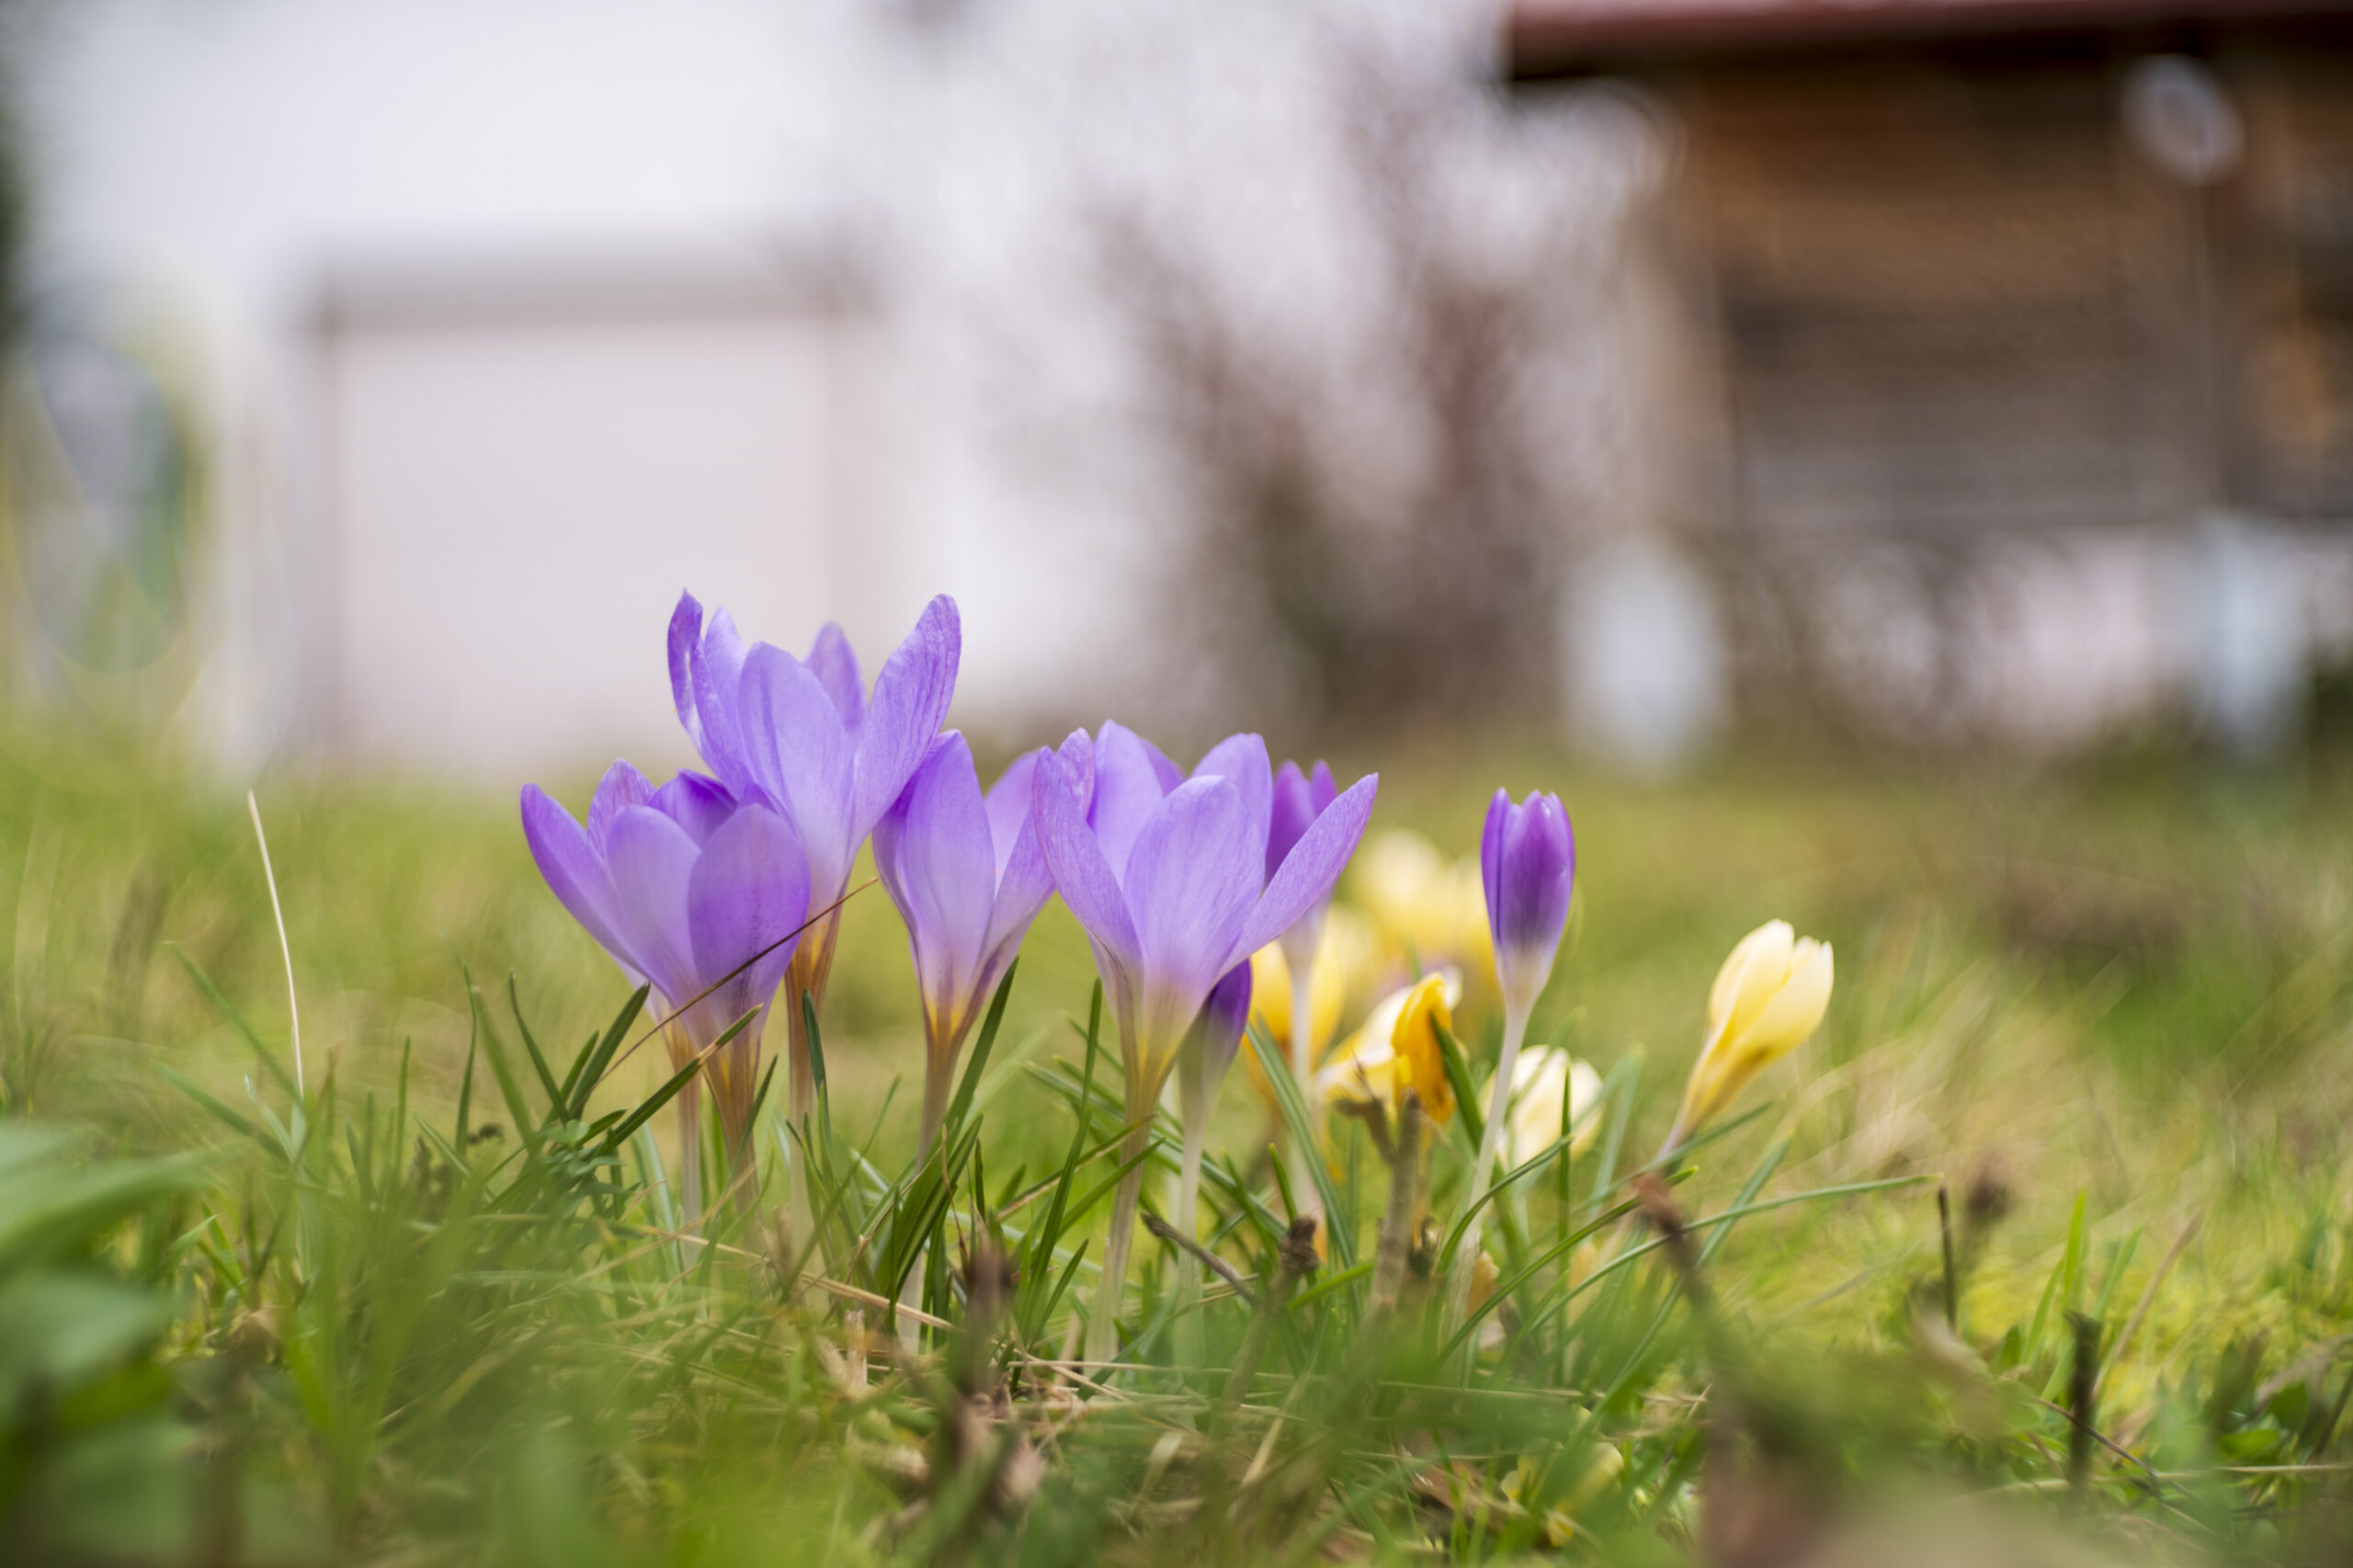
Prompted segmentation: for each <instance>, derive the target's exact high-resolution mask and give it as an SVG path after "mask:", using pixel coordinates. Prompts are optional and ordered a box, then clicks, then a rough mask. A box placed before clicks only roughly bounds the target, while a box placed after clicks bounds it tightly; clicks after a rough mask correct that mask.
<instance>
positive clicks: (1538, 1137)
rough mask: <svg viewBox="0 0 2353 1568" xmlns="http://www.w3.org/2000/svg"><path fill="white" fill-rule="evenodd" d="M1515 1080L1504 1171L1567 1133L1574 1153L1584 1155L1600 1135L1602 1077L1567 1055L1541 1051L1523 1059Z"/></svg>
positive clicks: (1514, 1072) (1526, 1054) (1542, 1047)
mask: <svg viewBox="0 0 2353 1568" xmlns="http://www.w3.org/2000/svg"><path fill="white" fill-rule="evenodd" d="M1511 1077H1512V1088H1511V1096H1512V1098H1511V1119H1510V1121H1509V1123H1508V1124H1506V1127H1505V1129H1504V1145H1503V1148H1504V1160H1503V1163H1504V1168H1505V1169H1506V1170H1510V1169H1512V1168H1513V1167H1515V1166H1518V1165H1523V1164H1525V1163H1527V1162H1528V1161H1529V1160H1532V1159H1534V1158H1535V1157H1536V1156H1537V1155H1539V1154H1540V1153H1543V1152H1544V1151H1545V1150H1547V1149H1549V1148H1551V1147H1552V1145H1553V1144H1554V1143H1556V1142H1559V1141H1560V1137H1561V1132H1562V1130H1563V1128H1564V1127H1565V1128H1566V1129H1567V1130H1568V1133H1569V1153H1572V1154H1582V1153H1585V1152H1586V1150H1587V1149H1589V1148H1591V1147H1592V1146H1593V1142H1594V1140H1595V1139H1596V1138H1597V1137H1599V1136H1600V1134H1601V1118H1600V1117H1598V1116H1597V1115H1595V1114H1594V1113H1595V1112H1596V1111H1597V1109H1598V1108H1600V1105H1601V1074H1598V1073H1596V1072H1595V1071H1594V1070H1593V1069H1592V1068H1591V1067H1588V1066H1586V1064H1585V1063H1584V1062H1579V1061H1577V1060H1576V1059H1575V1058H1574V1057H1573V1056H1571V1055H1570V1054H1569V1053H1568V1052H1567V1051H1555V1050H1553V1049H1552V1047H1551V1046H1549V1045H1540V1046H1537V1047H1535V1048H1534V1049H1533V1050H1529V1051H1522V1052H1521V1053H1520V1058H1519V1062H1518V1065H1517V1066H1516V1067H1514V1068H1513V1069H1512V1074H1511ZM1563 1101H1565V1102H1566V1104H1565V1105H1564V1104H1563ZM1564 1111H1565V1113H1566V1119H1565V1120H1563V1112H1564Z"/></svg>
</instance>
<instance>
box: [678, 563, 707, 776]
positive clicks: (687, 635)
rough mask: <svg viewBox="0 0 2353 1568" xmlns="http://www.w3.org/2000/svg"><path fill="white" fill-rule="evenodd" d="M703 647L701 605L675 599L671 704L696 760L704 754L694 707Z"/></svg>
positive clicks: (683, 597) (699, 716)
mask: <svg viewBox="0 0 2353 1568" xmlns="http://www.w3.org/2000/svg"><path fill="white" fill-rule="evenodd" d="M701 643H702V601H701V600H699V599H698V598H696V597H694V595H692V594H688V593H682V594H680V595H679V596H678V608H676V609H674V610H672V611H671V612H670V702H671V706H672V707H673V709H675V710H676V713H677V715H678V723H679V725H680V726H681V727H682V728H683V729H685V731H686V732H687V739H688V741H689V742H690V743H692V744H693V745H694V748H695V752H696V754H697V755H698V756H699V755H702V753H703V752H704V749H705V748H704V745H703V732H702V714H701V711H700V710H699V709H698V708H697V707H696V706H695V676H694V669H695V655H696V653H697V651H698V650H699V647H700V645H701Z"/></svg>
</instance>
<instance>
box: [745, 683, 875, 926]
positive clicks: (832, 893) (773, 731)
mask: <svg viewBox="0 0 2353 1568" xmlns="http://www.w3.org/2000/svg"><path fill="white" fill-rule="evenodd" d="M744 727H745V732H746V738H747V739H748V740H749V741H750V742H751V744H750V745H749V746H748V747H747V754H748V757H749V761H750V765H751V769H752V775H753V778H754V780H755V781H756V783H757V784H758V786H759V788H760V789H761V790H764V791H765V792H766V793H767V796H768V798H769V799H770V800H773V801H777V802H779V804H781V805H782V806H783V807H784V809H785V811H786V812H787V813H788V814H789V815H790V817H791V818H792V825H793V827H794V829H795V830H796V831H797V832H798V833H799V834H800V835H801V847H802V848H803V849H804V850H806V851H807V852H808V856H809V891H810V893H811V896H813V898H815V899H816V900H817V902H818V903H831V902H833V901H834V900H835V899H836V898H838V897H840V896H841V891H842V887H843V885H844V884H845V883H846V882H847V881H848V880H849V867H850V861H851V860H852V859H854V858H856V857H857V854H858V840H857V838H856V837H854V836H852V834H851V824H850V793H851V788H852V783H851V780H852V772H851V769H852V767H853V766H854V759H853V755H852V752H851V743H850V738H849V736H848V735H847V733H844V732H843V730H842V716H841V712H840V710H838V709H836V708H835V706H834V699H832V698H831V697H829V696H827V695H826V694H825V688H824V686H823V685H822V684H820V683H819V681H818V679H817V677H816V676H814V675H812V674H811V673H810V671H809V666H807V665H803V664H802V663H801V661H800V660H798V659H796V658H794V657H793V656H792V655H791V654H790V653H786V652H785V651H784V650H783V649H781V648H778V647H774V646H772V645H770V644H769V643H766V642H763V643H761V644H759V646H757V647H756V648H754V649H753V650H752V653H751V657H750V658H749V659H748V660H746V661H745V665H744ZM885 803H886V804H887V803H888V802H887V801H886V802H885Z"/></svg>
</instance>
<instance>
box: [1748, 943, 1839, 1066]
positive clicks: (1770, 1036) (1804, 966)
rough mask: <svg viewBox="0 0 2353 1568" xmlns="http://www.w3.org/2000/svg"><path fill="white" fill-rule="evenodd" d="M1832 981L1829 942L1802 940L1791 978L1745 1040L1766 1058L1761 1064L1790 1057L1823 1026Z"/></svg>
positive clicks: (1773, 997)
mask: <svg viewBox="0 0 2353 1568" xmlns="http://www.w3.org/2000/svg"><path fill="white" fill-rule="evenodd" d="M1831 980H1832V974H1831V960H1830V946H1829V944H1828V943H1826V942H1817V941H1814V940H1813V938H1812V937H1808V938H1807V939H1805V940H1804V941H1802V942H1800V943H1799V944H1798V946H1797V952H1796V954H1795V957H1794V959H1793V961H1792V962H1791V964H1790V974H1789V978H1788V979H1787V980H1786V981H1784V982H1783V983H1782V984H1781V988H1780V989H1779V991H1777V992H1775V993H1774V994H1773V996H1772V998H1771V999H1770V1000H1769V1001H1768V1002H1767V1003H1766V1004H1765V1006H1764V1008H1763V1010H1762V1011H1760V1012H1759V1013H1758V1014H1757V1015H1756V1022H1754V1023H1752V1024H1751V1025H1749V1027H1748V1029H1747V1031H1746V1034H1745V1037H1744V1039H1743V1044H1744V1046H1745V1049H1746V1050H1747V1051H1750V1052H1752V1053H1754V1054H1756V1055H1760V1056H1762V1057H1763V1058H1764V1061H1763V1062H1760V1063H1759V1065H1760V1066H1762V1065H1765V1064H1768V1063H1770V1062H1778V1061H1779V1060H1780V1059H1781V1058H1782V1057H1784V1056H1787V1055H1788V1054H1789V1053H1790V1051H1795V1050H1796V1049H1797V1048H1798V1047H1799V1046H1801V1045H1803V1044H1804V1043H1805V1042H1806V1041H1807V1040H1810V1039H1811V1038H1813V1031H1814V1030H1816V1029H1818V1028H1821V1027H1822V1016H1823V1015H1824V1013H1826V1012H1828V1011H1829V1010H1830V984H1831Z"/></svg>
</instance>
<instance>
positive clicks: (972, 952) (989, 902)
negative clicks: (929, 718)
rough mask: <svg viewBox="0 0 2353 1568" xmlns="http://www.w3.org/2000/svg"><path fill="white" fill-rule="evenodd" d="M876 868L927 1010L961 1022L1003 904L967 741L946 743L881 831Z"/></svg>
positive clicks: (952, 738) (948, 738) (955, 737)
mask: <svg viewBox="0 0 2353 1568" xmlns="http://www.w3.org/2000/svg"><path fill="white" fill-rule="evenodd" d="M874 864H875V868H876V869H877V870H878V871H879V872H880V873H881V878H882V883H883V886H884V888H885V889H887V890H888V891H889V892H890V894H891V902H892V903H894V904H896V905H898V907H899V915H900V917H901V918H902V919H904V921H905V922H906V924H907V939H908V941H909V943H910V944H911V945H912V946H913V947H914V949H915V971H916V977H917V979H918V980H919V981H920V982H921V983H922V987H923V994H924V1001H925V1003H926V1006H927V1007H928V1008H929V1009H930V1010H931V1012H932V1013H933V1014H934V1015H936V1016H940V1017H952V1016H954V1015H955V1014H956V1013H957V1012H959V1011H961V1008H962V1006H963V1004H964V1000H965V997H966V995H967V994H968V993H969V991H970V988H971V987H972V983H973V979H974V976H975V975H976V973H977V972H978V971H979V970H980V967H981V960H982V954H983V944H984V943H985V941H986V939H987V937H988V930H989V920H990V916H991V915H992V914H993V912H994V910H995V903H996V866H995V858H994V856H993V854H992V852H991V850H990V848H989V819H988V812H987V809H986V808H985V807H984V806H983V804H982V801H981V778H980V775H979V773H978V772H976V771H975V770H974V768H973V767H972V748H971V747H970V746H968V745H966V744H965V743H964V737H963V736H961V735H960V734H958V733H955V732H954V731H950V732H949V733H947V734H945V735H942V736H940V737H939V740H938V743H937V744H934V745H933V746H932V748H931V752H930V755H929V756H926V757H925V759H924V764H923V766H922V767H919V768H917V769H916V770H915V777H914V778H911V779H909V780H908V781H907V788H906V790H905V792H904V794H902V795H901V796H900V797H899V799H898V801H896V802H895V803H894V804H893V805H892V808H891V809H890V810H889V811H888V812H884V813H883V815H882V820H881V822H879V823H877V824H875V828H874Z"/></svg>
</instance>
